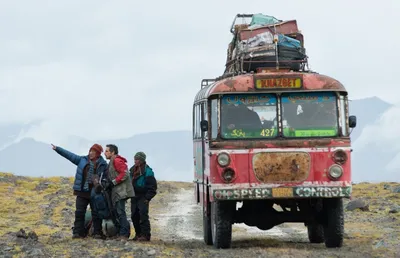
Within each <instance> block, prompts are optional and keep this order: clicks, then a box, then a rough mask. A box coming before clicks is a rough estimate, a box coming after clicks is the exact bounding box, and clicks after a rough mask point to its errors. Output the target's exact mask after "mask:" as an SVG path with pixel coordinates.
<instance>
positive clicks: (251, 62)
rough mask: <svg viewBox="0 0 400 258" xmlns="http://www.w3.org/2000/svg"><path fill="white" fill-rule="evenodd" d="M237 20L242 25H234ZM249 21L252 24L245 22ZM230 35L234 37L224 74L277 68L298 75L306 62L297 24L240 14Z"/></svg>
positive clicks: (260, 15)
mask: <svg viewBox="0 0 400 258" xmlns="http://www.w3.org/2000/svg"><path fill="white" fill-rule="evenodd" d="M238 18H242V20H241V21H242V22H243V23H241V24H235V23H236V22H237V19H238ZM250 18H251V21H247V22H245V19H248V20H249V19H250ZM231 32H232V33H233V34H234V37H233V39H232V42H231V43H230V44H229V46H228V51H227V63H226V70H225V72H234V71H236V72H240V71H242V72H243V71H244V72H251V71H256V69H257V68H260V67H275V66H276V65H277V64H278V65H279V67H285V68H290V69H291V70H295V71H299V70H300V69H301V68H303V67H304V64H305V63H306V62H307V56H306V54H305V49H304V40H303V35H302V34H301V33H300V31H299V29H298V27H297V22H296V20H289V21H282V20H279V19H277V18H275V17H273V16H269V15H264V14H261V13H258V14H238V15H237V16H236V17H235V20H234V22H233V24H232V27H231ZM274 38H275V39H276V40H277V42H276V44H275V42H274ZM277 60H278V62H277Z"/></svg>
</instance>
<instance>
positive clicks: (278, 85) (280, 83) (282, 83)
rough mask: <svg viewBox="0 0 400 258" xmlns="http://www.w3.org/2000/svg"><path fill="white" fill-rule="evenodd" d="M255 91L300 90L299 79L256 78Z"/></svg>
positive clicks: (300, 83) (300, 82)
mask: <svg viewBox="0 0 400 258" xmlns="http://www.w3.org/2000/svg"><path fill="white" fill-rule="evenodd" d="M255 82H256V83H255V84H256V85H255V86H256V89H258V90H265V89H300V88H301V87H302V81H301V78H284V77H283V78H256V81H255Z"/></svg>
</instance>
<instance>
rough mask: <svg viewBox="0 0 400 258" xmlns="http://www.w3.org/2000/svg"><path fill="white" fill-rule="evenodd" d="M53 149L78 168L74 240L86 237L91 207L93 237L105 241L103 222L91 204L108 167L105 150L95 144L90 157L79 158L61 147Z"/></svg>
mask: <svg viewBox="0 0 400 258" xmlns="http://www.w3.org/2000/svg"><path fill="white" fill-rule="evenodd" d="M52 147H53V150H55V151H56V152H57V153H58V154H60V155H61V156H63V157H64V158H66V159H68V160H69V161H71V162H72V163H73V164H75V165H76V166H77V168H76V174H75V181H74V185H73V190H74V195H76V203H75V205H76V210H75V221H74V227H73V231H72V238H84V237H86V235H87V232H86V230H85V214H86V209H87V206H88V205H90V209H91V213H92V220H93V235H92V236H93V237H94V238H96V239H104V238H105V237H104V234H103V231H102V221H101V219H99V218H98V217H97V212H96V211H95V209H94V207H93V205H92V203H91V202H90V196H91V191H92V190H93V191H94V188H95V187H96V186H97V184H98V178H99V177H101V176H102V174H103V173H104V172H105V170H106V167H107V162H106V161H105V160H104V159H103V157H102V156H101V153H102V152H103V148H102V147H101V145H99V144H94V145H93V146H92V147H91V148H90V150H89V154H88V155H86V156H79V155H76V154H74V153H72V152H69V151H67V150H65V149H63V148H61V147H59V146H54V145H53V144H52Z"/></svg>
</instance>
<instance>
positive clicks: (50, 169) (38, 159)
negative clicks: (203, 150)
mask: <svg viewBox="0 0 400 258" xmlns="http://www.w3.org/2000/svg"><path fill="white" fill-rule="evenodd" d="M71 139H74V140H75V141H72V142H71V145H68V146H61V147H64V148H66V149H68V150H69V151H72V152H74V153H76V154H78V155H86V154H87V152H88V150H89V148H90V146H91V145H92V143H91V142H89V141H87V140H85V139H82V138H76V137H71ZM98 143H100V144H102V145H103V146H105V145H106V144H108V143H113V144H116V145H117V146H118V148H119V152H120V155H122V156H124V157H125V158H126V159H127V160H128V164H129V166H132V165H133V156H134V154H135V153H136V152H138V151H144V152H145V153H146V154H147V156H148V158H147V161H148V163H149V165H150V166H151V167H152V168H153V170H154V172H155V173H156V176H157V178H159V179H162V180H171V181H192V180H193V173H192V171H193V154H192V138H191V132H190V131H173V132H159V133H157V132H156V133H148V134H141V135H136V136H134V137H131V138H127V139H120V140H113V141H98ZM75 169H76V167H75V165H74V164H72V163H71V162H69V161H68V160H66V159H64V158H63V157H61V156H59V155H58V154H57V153H55V152H54V151H53V150H52V149H51V147H50V145H49V144H45V143H42V142H37V141H35V140H33V139H23V140H21V141H20V142H18V143H15V144H13V145H11V146H9V147H7V148H5V149H4V150H3V151H1V152H0V171H5V172H13V173H15V174H18V175H26V176H29V175H31V176H32V175H34V176H72V175H74V173H75Z"/></svg>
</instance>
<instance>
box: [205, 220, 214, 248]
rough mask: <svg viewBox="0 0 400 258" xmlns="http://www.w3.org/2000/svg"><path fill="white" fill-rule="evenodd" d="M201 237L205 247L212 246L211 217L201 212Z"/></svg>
mask: <svg viewBox="0 0 400 258" xmlns="http://www.w3.org/2000/svg"><path fill="white" fill-rule="evenodd" d="M203 236H204V242H205V243H206V244H207V245H212V244H213V240H212V235H211V217H210V216H208V215H207V214H206V213H204V212H203Z"/></svg>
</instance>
